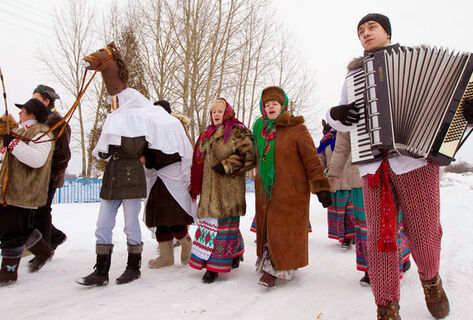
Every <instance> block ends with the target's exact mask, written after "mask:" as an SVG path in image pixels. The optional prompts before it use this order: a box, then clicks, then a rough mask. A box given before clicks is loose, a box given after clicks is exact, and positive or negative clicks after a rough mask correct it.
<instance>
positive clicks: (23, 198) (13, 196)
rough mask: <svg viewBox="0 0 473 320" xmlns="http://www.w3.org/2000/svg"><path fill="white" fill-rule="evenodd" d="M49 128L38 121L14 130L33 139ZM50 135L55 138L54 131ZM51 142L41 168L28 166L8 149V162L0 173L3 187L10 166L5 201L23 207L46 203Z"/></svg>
mask: <svg viewBox="0 0 473 320" xmlns="http://www.w3.org/2000/svg"><path fill="white" fill-rule="evenodd" d="M48 129H49V127H48V126H47V125H45V124H42V123H38V124H35V125H33V126H31V127H30V128H29V129H25V128H18V129H15V130H13V131H14V132H15V133H18V134H19V135H22V136H24V137H25V138H28V139H31V138H33V137H34V136H36V135H37V134H38V133H40V132H46V131H47V130H48ZM48 136H49V138H50V139H52V138H53V134H52V133H50V134H49V135H48ZM30 143H33V142H28V143H27V144H30ZM51 144H52V145H51V150H50V151H49V155H48V158H47V160H46V163H45V164H44V165H43V166H42V167H40V168H31V167H29V166H27V165H26V164H24V163H23V162H20V161H19V160H18V159H17V158H16V157H15V156H13V155H12V154H11V152H10V151H7V154H6V155H5V160H4V161H6V163H5V165H4V166H3V167H2V171H1V173H0V184H1V185H2V187H3V183H4V181H5V174H6V169H7V166H8V182H7V191H6V193H5V201H6V203H7V204H8V205H11V206H16V207H23V208H38V207H42V206H44V205H45V204H46V201H47V199H48V185H49V178H50V174H51V159H52V155H53V150H54V142H51ZM2 200H3V199H2Z"/></svg>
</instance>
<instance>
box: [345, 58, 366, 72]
mask: <svg viewBox="0 0 473 320" xmlns="http://www.w3.org/2000/svg"><path fill="white" fill-rule="evenodd" d="M362 67H363V57H358V58H355V59H353V60H352V61H350V63H349V64H348V66H347V69H348V72H350V71H354V70H358V69H360V68H362Z"/></svg>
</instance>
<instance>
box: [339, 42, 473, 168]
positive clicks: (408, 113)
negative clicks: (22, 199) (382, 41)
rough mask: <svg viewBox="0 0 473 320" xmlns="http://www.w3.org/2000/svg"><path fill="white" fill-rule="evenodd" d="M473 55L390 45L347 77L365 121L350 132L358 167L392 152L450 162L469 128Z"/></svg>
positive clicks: (351, 94) (442, 162)
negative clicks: (467, 108)
mask: <svg viewBox="0 0 473 320" xmlns="http://www.w3.org/2000/svg"><path fill="white" fill-rule="evenodd" d="M472 72H473V57H472V56H471V54H470V53H458V52H451V51H449V50H448V49H442V48H440V49H439V48H426V47H419V48H408V47H394V48H393V47H391V48H389V49H387V50H381V51H378V52H376V53H374V54H373V55H369V56H365V57H364V59H363V70H361V71H359V72H357V73H355V74H353V75H351V76H349V77H347V79H346V81H347V94H348V100H349V103H351V102H353V101H355V102H356V105H357V106H358V107H359V112H360V115H361V121H360V123H358V124H357V126H354V127H353V129H352V130H351V133H350V137H351V141H352V158H353V163H363V162H370V161H375V160H377V159H379V158H383V157H386V156H389V155H390V154H401V155H408V156H411V157H414V158H425V159H428V160H432V161H434V162H437V163H439V164H442V165H447V164H449V163H450V162H451V161H452V160H453V159H454V156H455V154H456V152H457V151H458V147H459V145H460V143H461V139H462V137H463V135H464V133H465V130H466V128H467V121H466V120H465V118H464V117H463V102H464V100H465V99H468V98H471V97H473V77H472Z"/></svg>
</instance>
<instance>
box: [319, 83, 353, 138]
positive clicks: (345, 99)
mask: <svg viewBox="0 0 473 320" xmlns="http://www.w3.org/2000/svg"><path fill="white" fill-rule="evenodd" d="M347 103H348V95H347V84H346V81H343V86H342V93H341V95H340V102H339V104H340V105H342V104H347ZM330 110H332V108H329V109H328V110H327V114H326V115H325V118H326V119H327V122H328V124H329V125H330V126H331V127H332V128H334V129H335V130H337V131H340V132H348V131H350V128H351V127H349V126H346V125H344V124H343V123H341V122H340V121H338V120H334V119H333V118H332V117H331V116H330Z"/></svg>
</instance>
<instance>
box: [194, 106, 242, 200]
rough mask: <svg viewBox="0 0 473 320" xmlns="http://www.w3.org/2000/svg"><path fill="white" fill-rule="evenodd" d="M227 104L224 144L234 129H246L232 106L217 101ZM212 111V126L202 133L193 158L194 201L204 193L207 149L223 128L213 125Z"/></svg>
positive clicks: (224, 121)
mask: <svg viewBox="0 0 473 320" xmlns="http://www.w3.org/2000/svg"><path fill="white" fill-rule="evenodd" d="M219 100H221V101H223V102H225V111H224V113H223V121H222V124H221V125H223V126H224V134H223V142H224V143H227V140H228V138H229V137H230V135H231V133H232V128H233V127H240V128H246V127H245V125H244V124H243V123H241V122H240V121H239V120H238V119H236V118H235V112H234V111H233V108H232V107H231V106H230V104H229V103H228V102H227V100H225V99H224V98H219V99H217V101H219ZM211 112H212V110H210V112H209V113H210V120H211V121H212V124H210V125H208V126H207V128H206V129H205V130H204V132H202V134H201V135H200V136H199V139H198V140H197V142H196V144H195V147H194V154H193V156H192V168H191V196H192V199H194V200H195V199H196V198H197V196H198V195H199V194H200V193H201V192H202V175H203V172H204V159H205V155H206V154H207V147H208V142H209V140H210V137H211V136H212V135H213V134H214V133H215V131H216V130H217V129H218V128H219V127H220V126H221V125H217V126H215V125H214V123H213V119H212V115H211Z"/></svg>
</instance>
